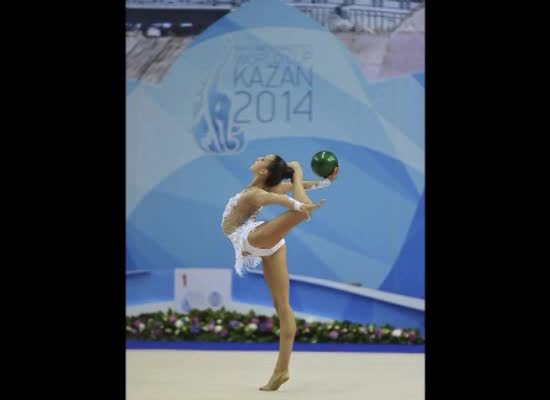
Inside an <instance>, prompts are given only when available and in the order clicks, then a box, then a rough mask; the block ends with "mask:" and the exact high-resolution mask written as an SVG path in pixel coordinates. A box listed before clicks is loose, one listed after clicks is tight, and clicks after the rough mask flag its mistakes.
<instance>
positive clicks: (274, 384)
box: [260, 371, 290, 391]
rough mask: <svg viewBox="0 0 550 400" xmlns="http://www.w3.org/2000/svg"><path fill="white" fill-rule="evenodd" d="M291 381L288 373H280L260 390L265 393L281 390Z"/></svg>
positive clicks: (275, 374) (274, 375)
mask: <svg viewBox="0 0 550 400" xmlns="http://www.w3.org/2000/svg"><path fill="white" fill-rule="evenodd" d="M289 379H290V376H289V375H288V371H282V372H278V373H274V374H273V376H272V377H271V379H270V380H269V382H267V385H265V386H262V387H261V388H260V390H263V391H274V390H277V389H279V387H280V386H281V385H282V384H283V383H285V382H286V381H288V380H289Z"/></svg>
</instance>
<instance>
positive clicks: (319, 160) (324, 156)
mask: <svg viewBox="0 0 550 400" xmlns="http://www.w3.org/2000/svg"><path fill="white" fill-rule="evenodd" d="M337 166H338V159H337V158H336V156H335V155H334V153H332V152H330V151H320V152H318V153H317V154H315V155H314V156H313V158H312V159H311V169H312V170H313V172H315V173H316V174H317V175H319V176H320V177H323V178H326V177H327V176H329V175H330V174H332V172H333V171H334V168H336V167H337Z"/></svg>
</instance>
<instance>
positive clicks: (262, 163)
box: [250, 154, 275, 175]
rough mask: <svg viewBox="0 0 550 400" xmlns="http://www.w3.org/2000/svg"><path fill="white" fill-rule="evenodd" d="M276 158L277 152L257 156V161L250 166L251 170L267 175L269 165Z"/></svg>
mask: <svg viewBox="0 0 550 400" xmlns="http://www.w3.org/2000/svg"><path fill="white" fill-rule="evenodd" d="M274 159H275V154H268V155H266V156H261V157H258V158H256V161H254V163H253V164H252V165H251V166H250V170H251V171H252V172H254V173H255V174H260V175H267V167H268V166H269V164H271V163H272V162H273V160H274Z"/></svg>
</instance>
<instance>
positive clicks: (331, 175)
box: [327, 167, 338, 182]
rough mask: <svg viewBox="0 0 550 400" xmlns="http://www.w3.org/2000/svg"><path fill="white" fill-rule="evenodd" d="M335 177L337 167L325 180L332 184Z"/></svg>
mask: <svg viewBox="0 0 550 400" xmlns="http://www.w3.org/2000/svg"><path fill="white" fill-rule="evenodd" d="M337 176H338V167H336V168H334V171H332V174H330V175H329V176H327V179H330V181H331V182H334V180H335V179H336V177H337Z"/></svg>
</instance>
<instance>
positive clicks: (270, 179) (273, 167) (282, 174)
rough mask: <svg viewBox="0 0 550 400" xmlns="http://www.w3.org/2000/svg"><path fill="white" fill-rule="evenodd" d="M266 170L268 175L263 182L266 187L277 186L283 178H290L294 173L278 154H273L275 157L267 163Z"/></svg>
mask: <svg viewBox="0 0 550 400" xmlns="http://www.w3.org/2000/svg"><path fill="white" fill-rule="evenodd" d="M267 171H268V172H269V175H268V176H267V179H266V180H265V184H266V186H268V187H273V186H277V185H278V184H279V183H281V181H282V180H283V179H288V178H290V179H292V177H293V175H294V170H293V169H292V168H290V167H289V166H288V164H287V163H286V161H285V160H283V159H282V158H281V157H280V156H278V155H275V159H274V160H273V161H272V162H271V164H269V166H268V167H267Z"/></svg>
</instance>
